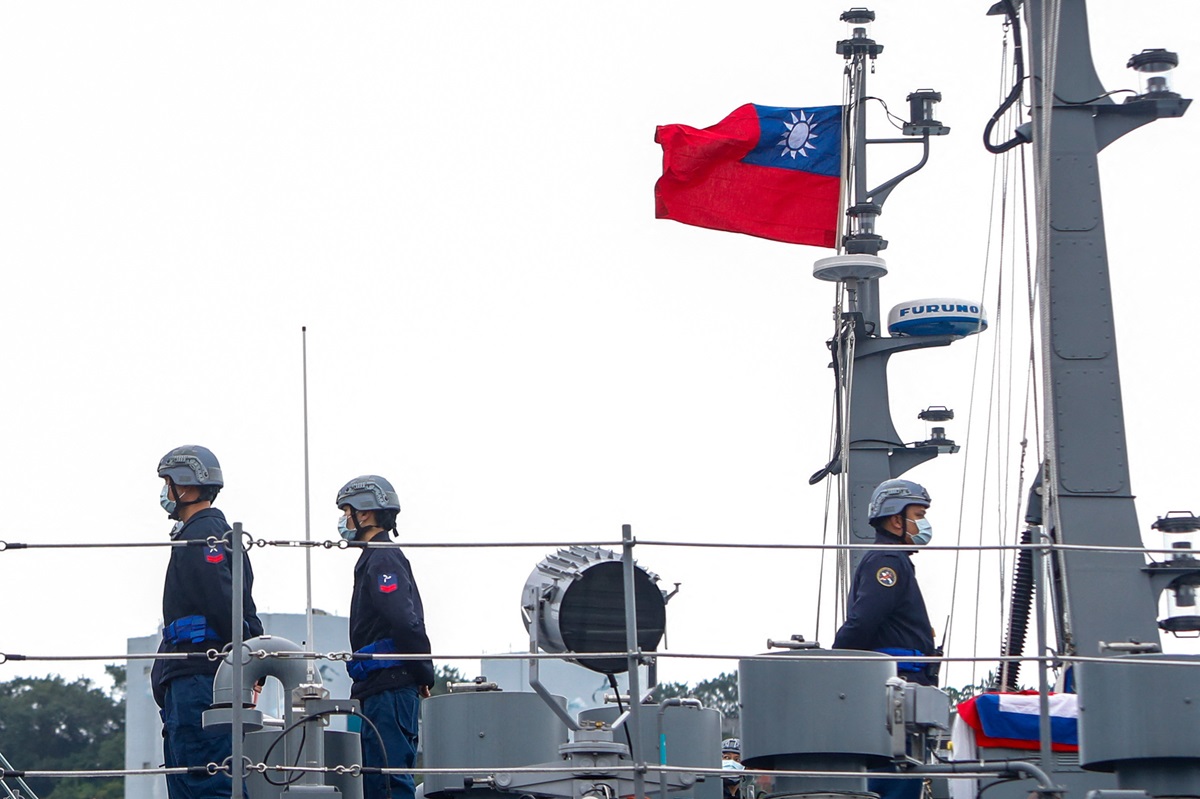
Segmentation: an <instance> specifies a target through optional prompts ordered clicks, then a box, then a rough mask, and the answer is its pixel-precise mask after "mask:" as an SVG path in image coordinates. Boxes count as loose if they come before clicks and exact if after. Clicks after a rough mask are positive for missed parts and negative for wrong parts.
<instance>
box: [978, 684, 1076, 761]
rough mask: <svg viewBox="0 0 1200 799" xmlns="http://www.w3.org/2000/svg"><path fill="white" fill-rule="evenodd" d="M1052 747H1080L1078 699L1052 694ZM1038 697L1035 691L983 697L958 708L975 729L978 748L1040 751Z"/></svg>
mask: <svg viewBox="0 0 1200 799" xmlns="http://www.w3.org/2000/svg"><path fill="white" fill-rule="evenodd" d="M1048 704H1049V711H1050V737H1051V739H1052V740H1051V747H1052V748H1053V749H1054V751H1056V752H1062V751H1067V752H1072V751H1076V750H1078V748H1079V697H1078V695H1076V694H1050V696H1049V698H1048ZM1040 708H1041V706H1040V703H1039V700H1038V695H1037V694H1036V693H1033V692H1026V693H1013V694H1007V693H1006V694H982V695H980V696H976V697H973V698H971V699H968V700H967V701H966V702H963V703H961V704H960V705H959V706H958V716H959V718H960V719H962V721H963V722H964V723H965V724H967V725H968V726H969V727H971V728H972V729H973V730H975V743H976V745H977V746H994V747H1005V748H1010V749H1037V748H1038V736H1039V732H1040V726H1039V720H1040V716H1039V711H1040Z"/></svg>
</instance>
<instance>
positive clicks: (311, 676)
mask: <svg viewBox="0 0 1200 799" xmlns="http://www.w3.org/2000/svg"><path fill="white" fill-rule="evenodd" d="M300 352H301V356H300V360H301V362H302V367H301V372H302V374H303V384H304V391H303V393H304V542H305V543H306V544H311V542H312V497H311V494H310V492H309V489H308V327H307V326H304V327H301V328H300ZM304 589H305V592H306V593H307V595H308V596H307V598H306V604H305V606H304V621H305V624H307V625H308V627H307V630H306V631H305V636H304V648H305V651H306V652H315V651H316V650H315V649H314V648H313V605H312V546H306V547H304ZM308 681H309V682H310V683H315V682H316V681H317V669H316V665H315V663H314V661H313V660H312V659H309V661H308Z"/></svg>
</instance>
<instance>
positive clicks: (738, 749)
mask: <svg viewBox="0 0 1200 799" xmlns="http://www.w3.org/2000/svg"><path fill="white" fill-rule="evenodd" d="M727 752H733V753H734V754H735V755H740V754H741V753H742V739H741V738H726V739H725V740H724V741H721V754H726V753H727Z"/></svg>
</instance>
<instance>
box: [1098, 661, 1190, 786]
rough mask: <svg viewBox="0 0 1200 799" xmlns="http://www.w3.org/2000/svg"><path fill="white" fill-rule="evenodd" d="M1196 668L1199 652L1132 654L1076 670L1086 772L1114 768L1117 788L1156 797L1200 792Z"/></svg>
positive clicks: (1111, 769) (1112, 769)
mask: <svg viewBox="0 0 1200 799" xmlns="http://www.w3.org/2000/svg"><path fill="white" fill-rule="evenodd" d="M1163 661H1172V662H1173V663H1175V664H1178V665H1171V664H1167V663H1163ZM1197 666H1200V656H1198V655H1128V656H1123V657H1115V658H1111V659H1110V660H1108V661H1106V662H1103V663H1099V662H1091V663H1080V664H1079V665H1077V666H1076V667H1075V668H1076V669H1077V674H1078V677H1079V687H1080V696H1081V699H1080V705H1079V739H1080V740H1079V743H1080V750H1081V760H1082V763H1083V765H1084V767H1085V768H1088V769H1092V770H1097V771H1115V772H1116V774H1117V782H1118V785H1119V787H1121V788H1136V789H1142V790H1146V791H1149V792H1150V794H1151V795H1153V796H1196V795H1200V780H1197V778H1198V777H1200V736H1198V735H1197V734H1196V732H1197V730H1200V670H1197ZM1148 700H1152V701H1148Z"/></svg>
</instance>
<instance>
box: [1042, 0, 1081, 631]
mask: <svg viewBox="0 0 1200 799" xmlns="http://www.w3.org/2000/svg"><path fill="white" fill-rule="evenodd" d="M1061 19H1062V4H1061V0H1047V2H1046V3H1045V5H1044V6H1043V8H1042V20H1041V22H1042V39H1043V42H1042V51H1043V53H1045V56H1044V59H1043V61H1044V63H1043V64H1042V69H1043V72H1044V74H1043V76H1042V81H1041V83H1040V85H1039V87H1038V94H1039V98H1038V100H1039V104H1040V107H1041V113H1040V114H1038V115H1037V122H1038V124H1037V136H1036V137H1035V140H1034V157H1035V160H1036V161H1037V164H1038V172H1037V173H1035V178H1036V175H1037V174H1040V175H1043V176H1045V175H1049V174H1050V164H1051V158H1052V156H1051V149H1050V146H1049V145H1050V136H1051V134H1052V132H1053V130H1052V127H1053V119H1052V118H1053V114H1052V113H1051V109H1053V106H1054V85H1055V79H1056V77H1055V76H1056V73H1057V68H1058V38H1059V29H1060V24H1061ZM1034 186H1035V189H1036V191H1037V196H1038V204H1037V208H1038V209H1047V208H1049V207H1050V206H1049V199H1050V187H1049V185H1047V181H1046V180H1044V179H1043V180H1036V179H1035V181H1034ZM1036 219H1037V244H1038V247H1037V275H1038V293H1039V295H1040V301H1041V303H1040V305H1041V314H1040V323H1041V355H1042V363H1043V364H1048V363H1049V362H1050V356H1051V353H1050V347H1051V343H1050V308H1049V302H1048V300H1049V297H1050V291H1049V285H1050V263H1049V260H1050V226H1049V221H1050V220H1049V218H1048V215H1047V214H1046V213H1040V214H1038V215H1037V216H1036ZM1042 379H1043V386H1042V394H1043V396H1044V402H1043V406H1044V416H1045V418H1046V420H1047V424H1045V425H1043V430H1042V435H1043V439H1044V441H1045V451H1044V458H1045V461H1044V463H1045V469H1044V472H1043V478H1042V507H1043V522H1044V524H1045V527H1046V532H1047V533H1048V535H1049V538H1050V540H1051V542H1052V543H1057V542H1059V541H1061V540H1062V538H1063V531H1062V524H1061V522H1062V519H1061V517H1060V515H1059V505H1058V463H1057V460H1056V458H1057V453H1058V446H1057V434H1056V431H1055V428H1054V425H1053V424H1050V423H1049V420H1052V419H1054V415H1055V413H1056V412H1057V411H1056V409H1055V407H1054V393H1053V386H1052V385H1051V381H1052V379H1053V378H1052V376H1051V375H1050V374H1049V370H1047V369H1044V370H1043V375H1042ZM1035 557H1045V556H1044V555H1043V554H1041V553H1040V552H1039V553H1037V554H1035ZM1060 558H1061V555H1056V556H1055V558H1054V559H1055V560H1060ZM1056 565H1057V566H1059V567H1061V563H1059V564H1056ZM1047 572H1049V570H1047ZM1062 593H1063V597H1062V599H1063V602H1062V604H1063V607H1061V608H1060V609H1059V616H1060V618H1061V619H1062V620H1063V623H1064V625H1065V634H1066V636H1067V638H1068V639H1069V638H1070V629H1071V618H1070V601H1069V595H1068V587H1067V585H1066V583H1063V584H1062ZM1039 601H1041V600H1039ZM1059 645H1060V648H1062V649H1064V650H1067V649H1072V648H1073V647H1072V646H1071V643H1070V641H1069V640H1066V641H1060V642H1059ZM1039 654H1040V653H1039Z"/></svg>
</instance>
